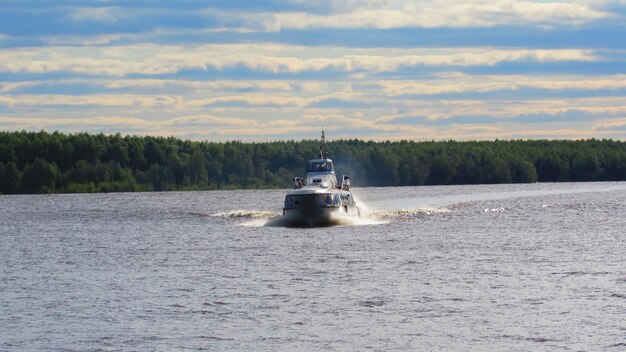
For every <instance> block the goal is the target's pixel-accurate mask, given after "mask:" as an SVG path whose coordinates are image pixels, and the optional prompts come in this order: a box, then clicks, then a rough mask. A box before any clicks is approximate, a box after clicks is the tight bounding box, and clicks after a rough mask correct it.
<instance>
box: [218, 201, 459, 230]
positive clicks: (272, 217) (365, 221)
mask: <svg viewBox="0 0 626 352" xmlns="http://www.w3.org/2000/svg"><path fill="white" fill-rule="evenodd" d="M361 204H362V203H361ZM449 212H450V210H449V209H447V208H416V209H392V210H371V209H367V210H363V209H362V211H361V216H360V217H359V216H355V215H351V214H343V213H339V212H338V213H334V214H332V216H331V218H330V221H329V222H328V223H326V224H325V226H374V225H384V224H388V223H391V222H394V221H411V220H413V219H417V218H420V217H424V216H432V215H437V214H445V213H449ZM213 216H217V217H221V218H224V219H231V220H242V221H241V222H239V223H237V224H236V226H242V227H298V226H294V225H291V224H289V221H288V219H287V218H286V217H285V216H283V215H282V214H281V213H279V212H273V211H255V210H234V211H229V212H224V213H217V214H213Z"/></svg>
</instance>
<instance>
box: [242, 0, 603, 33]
mask: <svg viewBox="0 0 626 352" xmlns="http://www.w3.org/2000/svg"><path fill="white" fill-rule="evenodd" d="M334 10H335V11H334V12H332V13H323V14H317V13H311V12H304V11H301V12H279V13H267V12H266V13H260V14H255V15H252V14H248V13H244V14H242V15H240V16H241V17H240V19H241V21H242V22H244V23H251V24H252V26H251V27H250V28H252V29H255V28H263V29H264V30H267V31H280V30H284V29H310V28H335V29H339V28H377V29H392V28H414V27H417V28H437V27H447V28H463V27H494V26H498V25H509V24H511V23H515V24H516V25H519V26H526V25H554V26H556V25H581V24H583V23H588V22H591V21H596V20H599V19H602V18H606V17H610V16H611V14H610V13H608V12H604V11H602V10H598V9H594V8H593V7H592V6H591V4H589V3H585V2H579V3H576V2H569V3H565V2H541V1H514V0H500V1H471V2H467V1H422V2H415V1H407V0H402V1H393V0H392V1H384V2H383V1H352V2H349V4H348V6H343V7H335V8H334ZM231 16H233V14H231Z"/></svg>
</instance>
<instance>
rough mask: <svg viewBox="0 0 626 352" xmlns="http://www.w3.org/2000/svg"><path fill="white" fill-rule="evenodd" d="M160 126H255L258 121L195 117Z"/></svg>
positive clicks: (183, 118)
mask: <svg viewBox="0 0 626 352" xmlns="http://www.w3.org/2000/svg"><path fill="white" fill-rule="evenodd" d="M159 125H160V126H193V127H198V126H207V125H230V126H254V125H257V121H255V120H252V119H240V118H228V117H217V116H212V115H195V116H185V117H178V118H174V119H170V120H166V121H164V122H161V123H159Z"/></svg>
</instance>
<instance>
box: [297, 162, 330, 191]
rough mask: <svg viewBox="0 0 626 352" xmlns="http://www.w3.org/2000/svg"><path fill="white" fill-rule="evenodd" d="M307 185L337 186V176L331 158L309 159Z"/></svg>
mask: <svg viewBox="0 0 626 352" xmlns="http://www.w3.org/2000/svg"><path fill="white" fill-rule="evenodd" d="M305 185H307V186H315V187H322V188H335V187H337V176H335V169H334V168H333V161H332V160H331V159H312V160H309V164H308V167H307V173H306V181H305Z"/></svg>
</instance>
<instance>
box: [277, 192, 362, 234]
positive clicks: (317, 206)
mask: <svg viewBox="0 0 626 352" xmlns="http://www.w3.org/2000/svg"><path fill="white" fill-rule="evenodd" d="M351 197H352V195H351V194H350V192H347V191H340V190H319V189H318V190H315V189H313V190H311V189H308V190H307V189H304V190H295V191H292V192H290V193H289V194H287V196H286V197H285V207H284V208H283V216H284V220H285V222H286V223H287V224H288V225H290V226H305V227H313V226H332V225H337V224H338V223H340V218H339V216H341V215H345V214H352V215H358V208H356V205H355V203H354V201H353V200H352V198H351Z"/></svg>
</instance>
